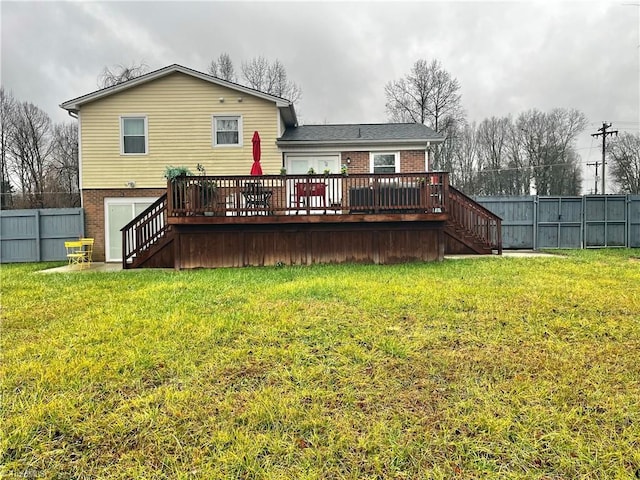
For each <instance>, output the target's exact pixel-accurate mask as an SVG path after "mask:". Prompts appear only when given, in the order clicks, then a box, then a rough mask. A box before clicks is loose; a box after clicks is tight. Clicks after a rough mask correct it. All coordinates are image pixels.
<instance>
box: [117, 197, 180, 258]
mask: <svg viewBox="0 0 640 480" xmlns="http://www.w3.org/2000/svg"><path fill="white" fill-rule="evenodd" d="M121 231H122V268H123V269H129V268H141V267H144V268H160V267H166V266H168V265H173V241H174V237H175V234H174V231H173V229H172V228H171V226H170V225H169V224H168V222H167V194H166V193H165V194H164V195H162V196H161V197H160V198H158V200H156V201H155V202H154V203H153V204H152V205H150V206H149V207H148V208H147V209H146V210H144V211H143V212H142V213H140V215H138V216H137V217H136V218H134V219H133V220H131V221H130V222H129V223H128V224H127V225H125V226H124V227H123V228H122V229H121Z"/></svg>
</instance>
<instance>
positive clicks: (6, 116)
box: [0, 87, 16, 208]
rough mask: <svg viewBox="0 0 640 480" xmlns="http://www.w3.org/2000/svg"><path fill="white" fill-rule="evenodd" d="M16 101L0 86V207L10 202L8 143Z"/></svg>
mask: <svg viewBox="0 0 640 480" xmlns="http://www.w3.org/2000/svg"><path fill="white" fill-rule="evenodd" d="M15 107H16V101H15V99H14V98H13V95H12V94H11V93H7V92H6V91H5V89H4V87H0V207H1V208H6V207H8V206H10V204H11V193H12V192H13V187H12V186H11V181H10V177H9V160H10V155H9V145H10V139H11V136H12V132H13V116H14V115H15Z"/></svg>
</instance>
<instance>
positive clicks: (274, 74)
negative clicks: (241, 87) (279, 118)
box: [242, 57, 302, 103]
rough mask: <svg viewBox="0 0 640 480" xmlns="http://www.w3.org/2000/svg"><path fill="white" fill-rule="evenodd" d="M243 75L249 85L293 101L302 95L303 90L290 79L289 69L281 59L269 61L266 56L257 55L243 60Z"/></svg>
mask: <svg viewBox="0 0 640 480" xmlns="http://www.w3.org/2000/svg"><path fill="white" fill-rule="evenodd" d="M242 76H243V78H244V80H245V82H246V84H247V86H249V87H251V88H254V89H256V90H259V91H261V92H265V93H269V94H271V95H276V96H278V97H282V98H286V99H287V100H289V101H291V102H293V103H296V102H297V101H298V100H300V97H301V96H302V90H301V89H300V87H299V86H298V85H297V84H296V83H294V82H292V81H291V80H289V79H288V77H287V71H286V69H285V67H284V65H283V64H282V62H280V60H277V59H276V60H275V61H274V62H273V63H269V61H268V60H267V59H266V58H264V57H255V58H253V59H251V60H249V61H248V62H242Z"/></svg>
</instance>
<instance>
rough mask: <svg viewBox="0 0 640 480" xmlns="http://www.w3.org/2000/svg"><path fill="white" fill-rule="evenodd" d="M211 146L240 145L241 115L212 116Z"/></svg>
mask: <svg viewBox="0 0 640 480" xmlns="http://www.w3.org/2000/svg"><path fill="white" fill-rule="evenodd" d="M213 146H214V147H241V146H242V117H241V116H239V115H227V116H217V115H216V116H214V117H213Z"/></svg>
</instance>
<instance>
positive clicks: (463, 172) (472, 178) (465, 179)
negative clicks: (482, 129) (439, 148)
mask: <svg viewBox="0 0 640 480" xmlns="http://www.w3.org/2000/svg"><path fill="white" fill-rule="evenodd" d="M478 170H479V157H478V139H477V128H476V125H475V124H471V125H465V126H464V128H462V129H461V131H460V134H459V137H458V142H457V148H455V149H454V151H453V159H452V163H451V183H452V184H453V185H455V187H456V188H458V189H460V190H462V191H463V192H464V193H466V194H467V195H478V194H479V193H481V185H480V184H479V174H478Z"/></svg>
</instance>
